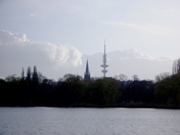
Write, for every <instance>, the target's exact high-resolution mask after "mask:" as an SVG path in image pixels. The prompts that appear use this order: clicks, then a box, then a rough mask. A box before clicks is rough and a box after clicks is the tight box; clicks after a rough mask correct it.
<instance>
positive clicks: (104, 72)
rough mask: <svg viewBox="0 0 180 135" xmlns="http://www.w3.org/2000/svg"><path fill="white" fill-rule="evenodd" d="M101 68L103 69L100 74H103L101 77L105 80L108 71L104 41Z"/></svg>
mask: <svg viewBox="0 0 180 135" xmlns="http://www.w3.org/2000/svg"><path fill="white" fill-rule="evenodd" d="M101 67H103V70H102V73H103V76H104V78H105V77H106V73H107V72H108V70H106V68H107V67H108V65H107V55H106V44H105V41H104V55H103V64H102V65H101Z"/></svg>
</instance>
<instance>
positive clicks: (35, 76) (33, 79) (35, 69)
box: [32, 66, 38, 83]
mask: <svg viewBox="0 0 180 135" xmlns="http://www.w3.org/2000/svg"><path fill="white" fill-rule="evenodd" d="M32 81H33V83H38V73H37V68H36V66H34V68H33V73H32Z"/></svg>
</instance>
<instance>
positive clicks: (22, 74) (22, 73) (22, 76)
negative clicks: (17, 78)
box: [21, 68, 24, 80]
mask: <svg viewBox="0 0 180 135" xmlns="http://www.w3.org/2000/svg"><path fill="white" fill-rule="evenodd" d="M21 78H22V79H23V80H24V68H22V72H21Z"/></svg>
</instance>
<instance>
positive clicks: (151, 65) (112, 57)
mask: <svg viewBox="0 0 180 135" xmlns="http://www.w3.org/2000/svg"><path fill="white" fill-rule="evenodd" d="M102 55H103V53H98V54H95V55H92V56H85V57H84V58H83V63H85V61H86V58H87V57H88V59H89V66H90V68H89V69H90V72H91V75H92V76H96V77H98V76H102V75H103V74H102V73H101V70H102V68H101V67H100V65H101V64H102ZM107 58H108V62H107V64H108V65H109V67H108V68H107V70H108V73H107V76H112V77H113V76H115V75H119V74H125V75H127V76H128V78H129V79H132V76H133V75H138V76H139V77H140V79H154V78H155V76H156V75H158V74H159V73H162V72H171V68H172V63H173V59H172V58H169V57H161V58H155V57H152V56H149V55H145V54H143V53H142V52H140V51H138V50H136V49H129V50H123V51H121V50H117V51H113V52H110V53H107Z"/></svg>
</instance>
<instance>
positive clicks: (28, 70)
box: [26, 67, 31, 82]
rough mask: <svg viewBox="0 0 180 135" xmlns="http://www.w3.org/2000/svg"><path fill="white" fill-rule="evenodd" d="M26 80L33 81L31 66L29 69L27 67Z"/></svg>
mask: <svg viewBox="0 0 180 135" xmlns="http://www.w3.org/2000/svg"><path fill="white" fill-rule="evenodd" d="M26 80H27V81H28V82H30V81H31V67H28V69H27V75H26Z"/></svg>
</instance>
